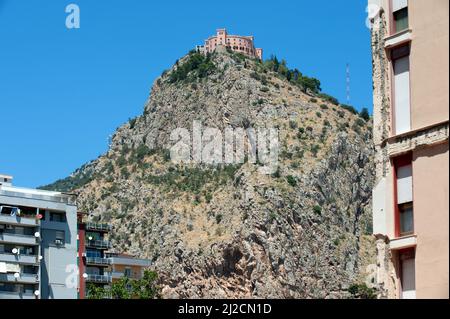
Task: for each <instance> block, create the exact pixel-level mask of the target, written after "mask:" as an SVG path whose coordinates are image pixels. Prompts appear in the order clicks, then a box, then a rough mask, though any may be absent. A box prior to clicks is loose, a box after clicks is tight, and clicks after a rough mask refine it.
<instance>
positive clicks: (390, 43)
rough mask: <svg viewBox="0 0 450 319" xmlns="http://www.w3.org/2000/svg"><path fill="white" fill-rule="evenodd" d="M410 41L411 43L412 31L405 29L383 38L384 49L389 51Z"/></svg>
mask: <svg viewBox="0 0 450 319" xmlns="http://www.w3.org/2000/svg"><path fill="white" fill-rule="evenodd" d="M410 41H412V30H411V29H406V30H403V31H400V32H397V33H395V34H393V35H390V36H388V37H386V38H384V48H385V49H390V48H393V47H396V46H398V45H400V44H403V43H406V42H410Z"/></svg>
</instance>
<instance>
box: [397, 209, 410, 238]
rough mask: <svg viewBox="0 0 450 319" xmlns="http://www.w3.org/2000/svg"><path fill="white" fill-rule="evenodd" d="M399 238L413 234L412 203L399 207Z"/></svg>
mask: <svg viewBox="0 0 450 319" xmlns="http://www.w3.org/2000/svg"><path fill="white" fill-rule="evenodd" d="M398 210H399V214H400V236H405V235H411V234H413V233H414V218H413V206H412V203H408V204H402V205H399V209H398Z"/></svg>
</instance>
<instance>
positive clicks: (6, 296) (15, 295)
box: [0, 290, 37, 299]
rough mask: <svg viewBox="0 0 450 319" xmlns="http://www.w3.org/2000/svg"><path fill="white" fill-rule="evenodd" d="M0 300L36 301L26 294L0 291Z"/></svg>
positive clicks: (32, 295)
mask: <svg viewBox="0 0 450 319" xmlns="http://www.w3.org/2000/svg"><path fill="white" fill-rule="evenodd" d="M0 299H37V297H36V296H35V295H34V294H32V293H28V292H27V293H25V292H10V291H1V290H0Z"/></svg>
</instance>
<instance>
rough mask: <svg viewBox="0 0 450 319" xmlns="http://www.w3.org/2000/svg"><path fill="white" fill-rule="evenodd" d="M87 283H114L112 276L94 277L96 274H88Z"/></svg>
mask: <svg viewBox="0 0 450 319" xmlns="http://www.w3.org/2000/svg"><path fill="white" fill-rule="evenodd" d="M86 281H87V282H95V283H103V284H107V283H110V282H111V281H112V278H111V276H110V275H94V274H88V275H87V277H86Z"/></svg>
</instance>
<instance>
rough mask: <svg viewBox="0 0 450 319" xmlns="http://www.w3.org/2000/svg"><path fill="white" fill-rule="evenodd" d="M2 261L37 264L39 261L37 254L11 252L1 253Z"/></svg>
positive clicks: (0, 259)
mask: <svg viewBox="0 0 450 319" xmlns="http://www.w3.org/2000/svg"><path fill="white" fill-rule="evenodd" d="M0 261H3V262H12V263H20V264H30V265H35V264H38V263H39V259H38V256H36V255H25V254H22V255H16V254H11V253H5V252H4V253H0Z"/></svg>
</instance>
